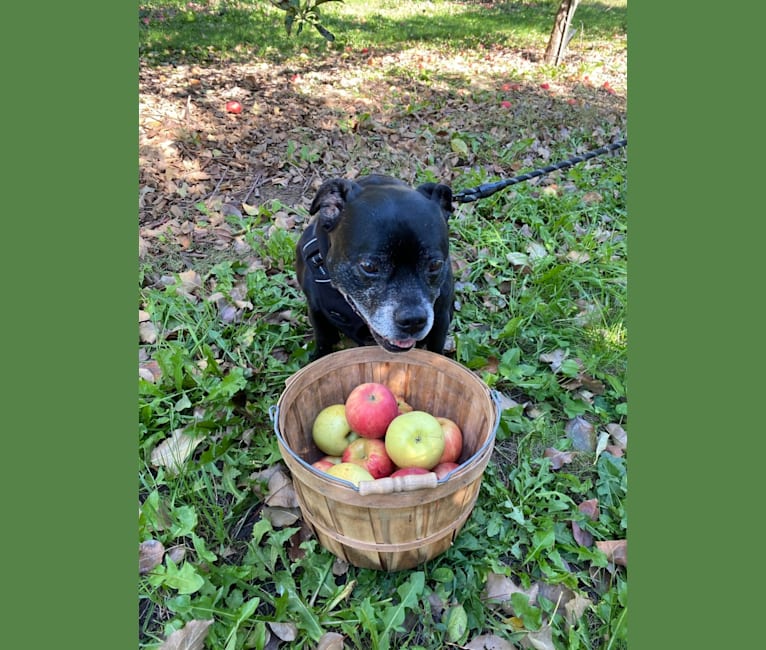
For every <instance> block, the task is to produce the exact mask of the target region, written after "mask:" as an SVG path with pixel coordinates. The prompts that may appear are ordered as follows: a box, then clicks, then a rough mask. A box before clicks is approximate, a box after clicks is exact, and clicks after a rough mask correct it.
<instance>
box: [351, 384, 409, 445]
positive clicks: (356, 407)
mask: <svg viewBox="0 0 766 650" xmlns="http://www.w3.org/2000/svg"><path fill="white" fill-rule="evenodd" d="M345 406H346V419H347V420H348V424H349V426H350V427H351V429H352V430H353V431H355V432H356V433H358V434H359V435H360V436H362V438H382V437H383V436H384V435H386V429H387V428H388V425H389V424H391V420H393V419H394V418H395V417H396V416H397V415H399V406H398V405H397V403H396V397H394V394H393V393H392V392H391V390H390V389H389V388H388V386H386V385H384V384H378V383H376V382H365V383H364V384H359V385H358V386H356V387H355V388H354V389H353V390H352V391H351V392H350V393H349V394H348V397H346V404H345Z"/></svg>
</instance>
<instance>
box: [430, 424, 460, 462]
mask: <svg viewBox="0 0 766 650" xmlns="http://www.w3.org/2000/svg"><path fill="white" fill-rule="evenodd" d="M436 420H437V421H438V422H439V424H441V427H442V431H444V453H442V457H441V458H440V459H439V462H440V463H455V462H457V459H458V458H460V452H462V451H463V432H462V431H461V430H460V427H459V426H458V425H457V423H456V422H454V421H453V420H450V419H449V418H444V417H437V418H436Z"/></svg>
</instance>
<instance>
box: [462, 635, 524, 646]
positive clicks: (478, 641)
mask: <svg viewBox="0 0 766 650" xmlns="http://www.w3.org/2000/svg"><path fill="white" fill-rule="evenodd" d="M463 648H466V650H516V646H515V645H513V643H511V642H510V641H506V640H505V639H503V638H502V637H499V636H496V635H495V634H482V635H481V636H477V637H474V638H473V639H471V640H470V641H469V642H468V643H466V644H465V645H464V646H463Z"/></svg>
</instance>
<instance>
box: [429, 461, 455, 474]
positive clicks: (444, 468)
mask: <svg viewBox="0 0 766 650" xmlns="http://www.w3.org/2000/svg"><path fill="white" fill-rule="evenodd" d="M458 467H460V465H458V464H457V463H449V462H448V463H439V464H438V465H437V466H436V467H434V468H433V469H432V470H431V471H432V472H435V473H436V476H437V478H444V477H445V476H447V474H449V473H450V472H451V471H452V470H453V469H457V468H458Z"/></svg>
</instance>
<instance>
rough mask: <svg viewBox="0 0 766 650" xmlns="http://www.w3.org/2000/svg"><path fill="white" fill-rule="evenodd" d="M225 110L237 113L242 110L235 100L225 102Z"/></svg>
mask: <svg viewBox="0 0 766 650" xmlns="http://www.w3.org/2000/svg"><path fill="white" fill-rule="evenodd" d="M226 112H227V113H236V114H239V113H241V112H242V104H240V103H239V102H237V101H230V102H226Z"/></svg>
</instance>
